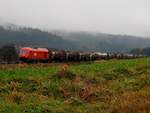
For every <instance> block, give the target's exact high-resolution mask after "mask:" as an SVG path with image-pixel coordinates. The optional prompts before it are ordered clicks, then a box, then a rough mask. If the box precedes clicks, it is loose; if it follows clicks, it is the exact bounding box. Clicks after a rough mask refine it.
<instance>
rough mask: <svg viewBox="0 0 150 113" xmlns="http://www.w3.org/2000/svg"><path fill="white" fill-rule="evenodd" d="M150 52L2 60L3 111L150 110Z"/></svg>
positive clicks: (105, 112)
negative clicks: (85, 59)
mask: <svg viewBox="0 0 150 113" xmlns="http://www.w3.org/2000/svg"><path fill="white" fill-rule="evenodd" d="M149 106H150V58H143V59H133V60H110V61H98V62H94V63H81V64H55V65H52V64H50V65H49V64H37V65H23V64H22V65H1V66H0V113H150V107H149Z"/></svg>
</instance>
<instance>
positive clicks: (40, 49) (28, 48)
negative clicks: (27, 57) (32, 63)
mask: <svg viewBox="0 0 150 113" xmlns="http://www.w3.org/2000/svg"><path fill="white" fill-rule="evenodd" d="M21 50H28V51H41V52H48V49H46V48H37V49H34V48H31V47H23V48H21Z"/></svg>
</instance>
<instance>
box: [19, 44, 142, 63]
mask: <svg viewBox="0 0 150 113" xmlns="http://www.w3.org/2000/svg"><path fill="white" fill-rule="evenodd" d="M139 57H143V56H142V55H133V54H128V53H100V52H73V51H64V50H61V51H58V50H57V51H56V50H51V49H46V48H37V49H34V48H30V47H23V48H21V49H20V54H19V59H20V60H21V61H23V62H80V61H94V60H109V59H132V58H139Z"/></svg>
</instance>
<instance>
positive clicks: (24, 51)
mask: <svg viewBox="0 0 150 113" xmlns="http://www.w3.org/2000/svg"><path fill="white" fill-rule="evenodd" d="M28 52H29V51H27V50H20V55H23V54H27V53H28Z"/></svg>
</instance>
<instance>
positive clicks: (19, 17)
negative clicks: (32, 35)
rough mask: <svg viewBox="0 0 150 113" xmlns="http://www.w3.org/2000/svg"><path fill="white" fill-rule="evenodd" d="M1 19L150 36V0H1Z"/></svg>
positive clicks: (61, 27)
mask: <svg viewBox="0 0 150 113" xmlns="http://www.w3.org/2000/svg"><path fill="white" fill-rule="evenodd" d="M0 19H1V20H4V21H7V22H10V23H14V24H17V25H23V26H28V27H37V28H41V29H45V30H67V31H91V32H104V33H111V34H123V35H124V34H126V35H136V36H149V37H150V0H0Z"/></svg>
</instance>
